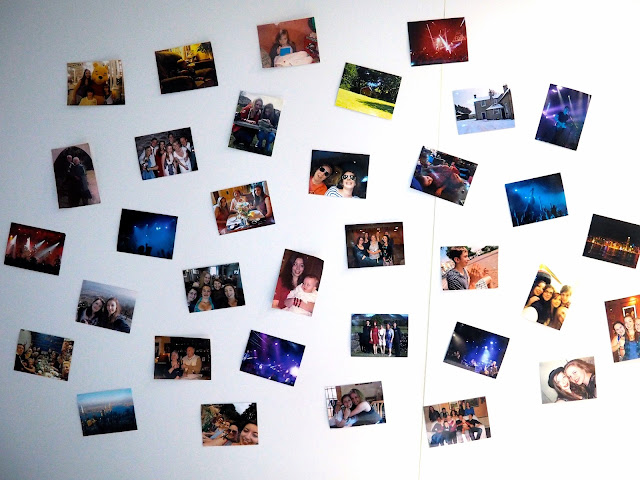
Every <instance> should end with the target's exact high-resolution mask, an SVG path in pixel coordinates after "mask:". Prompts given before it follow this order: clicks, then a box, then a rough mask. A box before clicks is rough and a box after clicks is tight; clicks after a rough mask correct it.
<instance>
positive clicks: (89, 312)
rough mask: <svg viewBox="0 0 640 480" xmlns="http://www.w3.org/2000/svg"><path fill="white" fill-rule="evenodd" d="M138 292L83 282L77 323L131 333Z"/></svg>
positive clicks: (87, 281)
mask: <svg viewBox="0 0 640 480" xmlns="http://www.w3.org/2000/svg"><path fill="white" fill-rule="evenodd" d="M137 296H138V292H134V291H133V290H127V289H126V288H121V287H114V286H112V285H105V284H103V283H97V282H91V281H89V280H83V282H82V289H81V290H80V298H79V299H78V310H77V312H76V322H78V323H84V324H86V325H92V326H95V327H102V328H107V329H109V330H115V331H117V332H124V333H129V332H130V331H131V322H132V321H133V310H134V308H135V306H136V297H137Z"/></svg>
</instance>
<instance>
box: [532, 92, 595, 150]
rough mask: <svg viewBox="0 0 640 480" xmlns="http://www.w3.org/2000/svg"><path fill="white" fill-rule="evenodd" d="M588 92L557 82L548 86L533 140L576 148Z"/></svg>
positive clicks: (583, 120) (586, 106)
mask: <svg viewBox="0 0 640 480" xmlns="http://www.w3.org/2000/svg"><path fill="white" fill-rule="evenodd" d="M590 101H591V95H589V94H588V93H582V92H579V91H578V90H572V89H571V88H566V87H561V86H560V85H554V84H551V85H549V91H548V92H547V98H546V99H545V101H544V108H543V109H542V115H541V116H540V124H539V125H538V131H537V132H536V140H540V141H541V142H546V143H551V144H553V145H558V146H559V147H564V148H569V149H571V150H577V149H578V143H579V142H580V135H582V128H583V127H584V122H585V120H586V118H587V111H588V110H589V102H590Z"/></svg>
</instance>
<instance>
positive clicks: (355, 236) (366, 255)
mask: <svg viewBox="0 0 640 480" xmlns="http://www.w3.org/2000/svg"><path fill="white" fill-rule="evenodd" d="M344 229H345V234H346V244H347V266H348V267H349V268H360V267H382V266H384V267H388V266H391V265H404V237H403V234H402V222H394V223H365V224H358V225H345V227H344Z"/></svg>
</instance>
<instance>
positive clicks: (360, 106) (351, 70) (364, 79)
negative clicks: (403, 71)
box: [336, 63, 402, 120]
mask: <svg viewBox="0 0 640 480" xmlns="http://www.w3.org/2000/svg"><path fill="white" fill-rule="evenodd" d="M401 81H402V77H399V76H398V75H393V74H391V73H385V72H381V71H379V70H374V69H372V68H366V67H361V66H360V65H354V64H353V63H345V65H344V71H343V72H342V79H341V80H340V86H339V88H338V94H337V95H336V107H341V108H346V109H348V110H353V111H355V112H360V113H364V114H365V115H372V116H374V117H380V118H385V119H387V120H391V118H392V117H393V110H394V109H395V107H396V98H398V92H399V91H400V82H401Z"/></svg>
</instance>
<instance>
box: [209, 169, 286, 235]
mask: <svg viewBox="0 0 640 480" xmlns="http://www.w3.org/2000/svg"><path fill="white" fill-rule="evenodd" d="M211 203H212V204H213V215H214V217H215V219H216V226H217V227H218V233H219V234H220V235H226V234H227V233H234V232H240V231H242V230H249V229H251V228H258V227H265V226H267V225H273V224H274V223H276V220H275V218H273V209H272V208H271V197H270V196H269V187H268V185H267V181H266V180H263V181H261V182H255V183H252V184H249V185H241V186H239V187H231V188H227V189H224V190H218V191H217V192H211Z"/></svg>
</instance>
